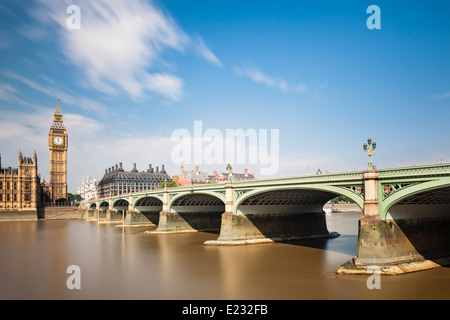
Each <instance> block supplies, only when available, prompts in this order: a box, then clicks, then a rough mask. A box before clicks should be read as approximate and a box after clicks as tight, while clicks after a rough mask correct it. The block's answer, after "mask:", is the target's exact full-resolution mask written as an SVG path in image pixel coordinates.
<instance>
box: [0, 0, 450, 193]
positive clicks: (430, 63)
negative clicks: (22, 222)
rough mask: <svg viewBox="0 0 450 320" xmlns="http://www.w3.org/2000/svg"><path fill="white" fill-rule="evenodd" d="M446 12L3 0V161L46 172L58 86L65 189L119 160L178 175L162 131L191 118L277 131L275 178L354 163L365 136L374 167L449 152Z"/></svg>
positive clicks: (386, 4) (351, 5)
mask: <svg viewBox="0 0 450 320" xmlns="http://www.w3.org/2000/svg"><path fill="white" fill-rule="evenodd" d="M72 4H75V5H78V6H79V8H80V10H81V14H80V17H81V24H80V27H81V28H80V29H79V30H69V29H68V28H67V26H66V21H67V18H68V17H69V16H70V14H67V12H66V9H67V7H68V6H69V5H72ZM372 4H375V5H378V6H379V7H380V9H381V29H379V30H376V29H374V30H370V29H368V28H367V26H366V20H367V19H368V18H369V16H370V14H368V13H366V9H367V7H368V6H369V5H372ZM449 14H450V3H449V2H447V1H434V2H432V3H430V2H425V1H234V0H233V1H223V2H219V1H195V0H194V1H181V0H172V1H144V0H142V1H137V0H136V1H123V0H115V1H106V0H105V1H100V0H99V1H87V0H82V1H57V0H34V1H12V0H1V1H0V114H1V116H0V152H1V154H2V167H5V166H12V167H16V166H17V162H16V161H17V160H16V159H17V152H18V148H19V147H21V148H22V150H23V152H24V154H25V155H29V156H31V155H32V153H33V149H34V148H36V150H37V152H38V158H39V169H40V171H41V175H42V176H43V177H45V178H48V176H49V174H48V146H47V135H48V130H49V127H50V124H51V122H52V115H53V112H54V109H55V107H56V96H57V95H59V96H60V99H61V103H60V104H61V109H62V111H63V114H64V117H65V118H64V121H65V123H66V126H67V129H68V132H69V153H68V156H69V159H68V161H69V172H68V178H69V191H71V192H76V188H77V187H78V186H79V184H80V183H81V179H82V178H83V177H84V176H85V175H87V174H88V173H89V174H91V176H96V177H98V178H101V176H102V175H103V173H104V169H105V168H107V167H110V166H112V165H114V164H115V163H118V162H123V164H124V167H125V168H126V169H131V167H132V163H137V167H138V169H139V170H144V169H146V168H147V167H148V164H149V163H152V164H153V166H154V167H155V166H157V165H158V166H160V165H161V164H165V167H166V170H168V172H169V174H171V175H176V174H178V173H179V167H180V165H179V164H176V163H173V161H172V160H171V157H170V154H171V153H170V152H171V148H172V145H173V141H171V134H172V133H173V132H174V130H176V129H178V128H184V129H187V130H189V131H191V132H193V128H194V121H202V124H203V128H204V129H205V130H206V129H208V128H214V129H218V130H220V131H222V132H225V130H226V129H237V128H242V129H244V130H247V129H255V130H259V129H268V130H271V129H279V134H280V139H279V147H280V148H279V150H280V151H279V162H280V164H279V170H278V172H277V173H276V174H275V175H274V176H294V175H302V174H308V173H311V174H312V173H315V171H316V170H317V169H318V168H320V169H322V171H329V172H338V171H343V170H345V171H353V170H362V169H364V168H365V167H366V165H367V154H366V153H364V152H363V150H362V144H363V143H364V141H365V140H366V139H367V137H369V136H371V137H373V138H374V139H375V140H376V141H377V144H378V146H377V150H376V151H375V152H374V156H373V161H374V164H375V165H377V166H378V167H379V168H386V167H397V166H410V165H415V164H418V165H421V164H432V163H439V162H440V161H444V162H450V151H449V150H450V148H448V147H447V145H448V139H449V137H450V134H449V132H450V131H449V126H448V119H449V118H450V59H449V57H450V19H449ZM195 165H196V164H195V163H187V164H185V167H187V168H193V167H194V166H195ZM225 166H226V163H225V164H216V165H212V166H206V165H201V168H206V169H207V170H208V171H210V172H212V171H213V170H217V171H221V170H225ZM244 167H248V168H249V169H250V171H254V172H255V173H256V174H257V175H258V168H257V167H255V166H252V165H246V164H239V165H236V170H237V171H242V169H243V168H244ZM261 177H262V176H261Z"/></svg>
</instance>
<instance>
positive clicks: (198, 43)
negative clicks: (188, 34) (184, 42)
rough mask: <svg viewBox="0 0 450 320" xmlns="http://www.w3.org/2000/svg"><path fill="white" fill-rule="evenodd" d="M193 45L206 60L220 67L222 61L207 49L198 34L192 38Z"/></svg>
mask: <svg viewBox="0 0 450 320" xmlns="http://www.w3.org/2000/svg"><path fill="white" fill-rule="evenodd" d="M193 43H194V47H195V48H196V50H197V52H198V54H200V55H201V56H202V57H204V58H205V59H206V60H208V61H209V62H211V63H212V64H215V65H216V66H219V67H222V66H223V65H222V62H221V61H220V60H219V58H217V56H216V55H215V54H214V53H213V52H212V51H211V49H209V48H208V47H207V46H206V44H205V42H204V41H203V39H202V38H201V37H200V36H197V37H196V38H195V39H194V40H193Z"/></svg>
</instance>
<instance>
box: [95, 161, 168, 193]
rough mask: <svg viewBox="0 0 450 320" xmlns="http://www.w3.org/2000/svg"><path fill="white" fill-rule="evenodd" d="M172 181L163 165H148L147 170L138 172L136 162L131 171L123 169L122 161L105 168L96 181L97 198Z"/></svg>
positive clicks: (153, 186)
mask: <svg viewBox="0 0 450 320" xmlns="http://www.w3.org/2000/svg"><path fill="white" fill-rule="evenodd" d="M164 181H166V182H170V181H172V179H171V177H170V176H169V175H168V174H167V172H166V171H165V170H164V165H162V166H161V171H159V167H156V170H154V169H153V168H152V165H151V164H150V165H149V168H148V169H147V171H141V172H139V171H138V170H137V169H136V164H135V163H134V164H133V169H132V170H131V171H125V170H124V169H123V167H122V163H119V165H117V164H116V165H115V166H113V167H110V168H108V169H105V174H104V176H103V178H102V179H101V180H100V182H99V183H98V187H97V191H98V196H99V198H105V197H112V196H117V195H120V194H126V193H131V192H140V191H146V190H154V189H157V188H158V187H159V186H160V185H161V184H162V183H164Z"/></svg>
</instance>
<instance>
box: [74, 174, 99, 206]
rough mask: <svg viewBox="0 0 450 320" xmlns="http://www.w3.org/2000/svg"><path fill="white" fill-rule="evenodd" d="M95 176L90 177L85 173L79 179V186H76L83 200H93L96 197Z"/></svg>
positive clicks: (96, 184) (96, 182)
mask: <svg viewBox="0 0 450 320" xmlns="http://www.w3.org/2000/svg"><path fill="white" fill-rule="evenodd" d="M97 186H98V180H97V178H94V179H92V178H91V175H89V174H88V175H87V176H86V177H84V178H83V180H82V181H81V186H80V187H79V188H78V194H79V195H80V196H81V197H82V198H83V200H93V199H97V197H98V193H97Z"/></svg>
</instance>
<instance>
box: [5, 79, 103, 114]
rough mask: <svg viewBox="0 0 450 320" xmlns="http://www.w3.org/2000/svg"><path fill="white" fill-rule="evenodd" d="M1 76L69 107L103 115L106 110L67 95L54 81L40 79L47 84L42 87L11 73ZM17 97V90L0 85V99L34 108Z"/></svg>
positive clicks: (74, 96)
mask: <svg viewBox="0 0 450 320" xmlns="http://www.w3.org/2000/svg"><path fill="white" fill-rule="evenodd" d="M3 75H4V76H6V77H7V78H9V79H12V80H16V81H19V82H21V83H23V84H25V85H27V86H29V87H30V88H32V89H34V90H36V91H39V92H41V93H44V94H46V95H48V96H50V97H54V98H55V99H56V96H59V97H60V98H61V100H62V101H64V103H67V104H69V105H71V106H75V107H79V108H81V109H83V110H88V111H93V112H97V113H100V114H103V113H105V112H106V111H107V109H108V108H107V107H106V106H105V105H104V104H103V103H101V102H100V101H97V100H93V99H91V98H86V97H83V96H80V95H78V94H75V93H69V92H68V90H66V89H63V88H60V87H56V86H55V83H54V81H52V80H51V79H49V78H48V77H46V76H43V77H42V78H43V79H44V80H45V81H46V82H47V84H45V85H44V84H42V83H38V82H37V81H33V80H31V79H28V78H26V77H24V76H22V75H19V74H17V73H14V72H11V71H5V72H3ZM17 95H18V90H17V89H15V88H13V87H11V86H10V85H7V84H1V83H0V99H2V100H5V101H14V102H19V103H20V104H22V105H26V106H32V107H36V106H33V105H31V104H30V103H28V102H26V101H24V100H21V99H20V98H19V97H17Z"/></svg>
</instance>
